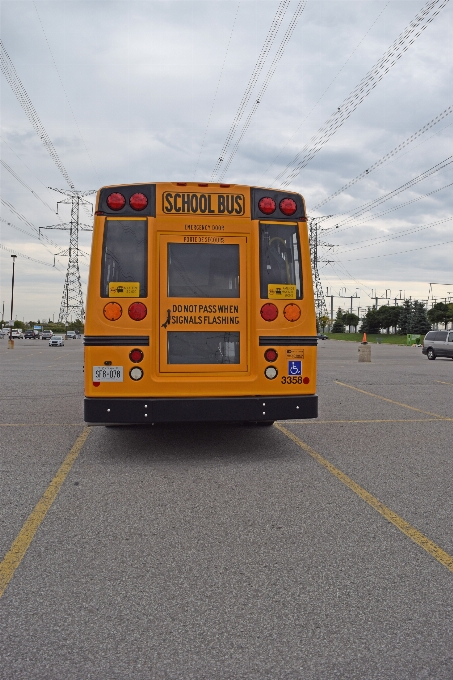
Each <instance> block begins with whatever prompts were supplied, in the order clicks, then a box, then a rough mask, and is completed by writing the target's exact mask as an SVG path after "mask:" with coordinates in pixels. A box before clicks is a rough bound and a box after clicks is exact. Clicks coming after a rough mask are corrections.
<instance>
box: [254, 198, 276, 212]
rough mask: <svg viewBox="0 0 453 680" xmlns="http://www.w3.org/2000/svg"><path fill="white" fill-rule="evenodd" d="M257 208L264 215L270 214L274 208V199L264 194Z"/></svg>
mask: <svg viewBox="0 0 453 680" xmlns="http://www.w3.org/2000/svg"><path fill="white" fill-rule="evenodd" d="M258 208H259V209H260V210H261V212H262V213H263V214H264V215H272V213H273V212H275V208H276V205H275V201H274V199H273V198H270V196H265V197H264V198H262V199H261V200H260V202H259V203H258Z"/></svg>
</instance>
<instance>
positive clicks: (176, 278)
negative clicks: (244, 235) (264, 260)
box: [168, 243, 239, 298]
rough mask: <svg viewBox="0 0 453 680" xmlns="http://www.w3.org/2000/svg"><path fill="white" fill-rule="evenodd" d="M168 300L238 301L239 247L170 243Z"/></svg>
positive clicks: (234, 245) (231, 245) (233, 244)
mask: <svg viewBox="0 0 453 680" xmlns="http://www.w3.org/2000/svg"><path fill="white" fill-rule="evenodd" d="M168 297H184V298H186V297H189V298H195V297H202V298H237V297H239V245H238V244H237V243H232V244H223V243H222V244H217V243H169V244H168Z"/></svg>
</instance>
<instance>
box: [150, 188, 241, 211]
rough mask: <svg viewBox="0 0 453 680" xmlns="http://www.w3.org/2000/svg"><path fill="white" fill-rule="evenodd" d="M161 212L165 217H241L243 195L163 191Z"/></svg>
mask: <svg viewBox="0 0 453 680" xmlns="http://www.w3.org/2000/svg"><path fill="white" fill-rule="evenodd" d="M162 210H163V212H164V213H166V214H167V215H170V214H182V215H187V214H191V215H243V214H244V212H245V199H244V194H217V193H203V194H199V193H188V192H181V193H179V192H176V193H173V192H172V191H165V192H164V193H163V194H162Z"/></svg>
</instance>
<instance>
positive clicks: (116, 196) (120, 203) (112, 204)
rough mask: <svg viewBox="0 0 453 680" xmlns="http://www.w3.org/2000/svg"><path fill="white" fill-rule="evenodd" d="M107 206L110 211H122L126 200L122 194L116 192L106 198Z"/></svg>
mask: <svg viewBox="0 0 453 680" xmlns="http://www.w3.org/2000/svg"><path fill="white" fill-rule="evenodd" d="M107 205H108V207H109V208H110V210H122V209H123V208H124V206H125V205H126V199H125V198H124V196H123V194H120V193H118V192H117V191H116V192H114V193H113V194H110V195H109V196H108V197H107Z"/></svg>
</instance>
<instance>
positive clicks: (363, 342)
mask: <svg viewBox="0 0 453 680" xmlns="http://www.w3.org/2000/svg"><path fill="white" fill-rule="evenodd" d="M367 344H368V343H367V341H366V333H364V334H363V340H362V345H367Z"/></svg>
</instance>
